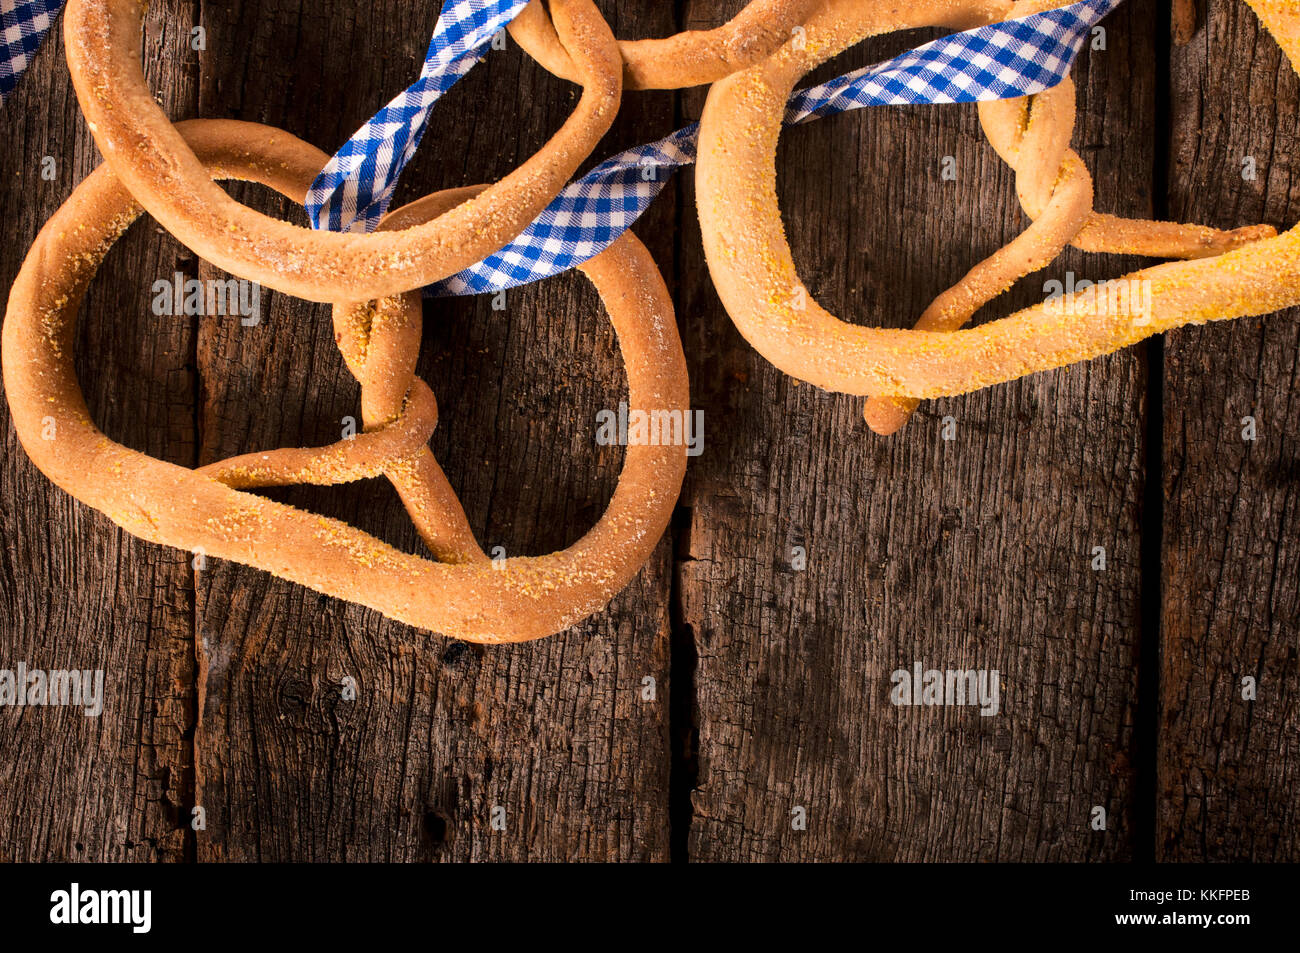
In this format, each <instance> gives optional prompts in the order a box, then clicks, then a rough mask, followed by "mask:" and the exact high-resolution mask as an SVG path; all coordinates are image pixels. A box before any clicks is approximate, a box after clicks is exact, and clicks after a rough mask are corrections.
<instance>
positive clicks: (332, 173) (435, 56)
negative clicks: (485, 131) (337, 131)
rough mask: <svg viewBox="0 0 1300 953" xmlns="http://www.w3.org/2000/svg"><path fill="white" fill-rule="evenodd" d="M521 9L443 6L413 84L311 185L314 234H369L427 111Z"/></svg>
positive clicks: (479, 0)
mask: <svg viewBox="0 0 1300 953" xmlns="http://www.w3.org/2000/svg"><path fill="white" fill-rule="evenodd" d="M527 5H528V0H447V2H446V3H444V4H443V7H442V13H441V14H439V16H438V22H437V24H436V25H435V26H434V28H433V39H432V40H430V41H429V50H428V52H427V53H425V54H424V68H423V69H422V70H421V71H420V78H419V79H417V80H416V81H415V82H414V83H412V84H411V85H410V86H409V87H407V88H406V89H404V90H403V91H402V92H401V93H399V94H398V95H397V96H396V97H394V98H393V100H392V101H391V102H389V104H388V105H387V106H385V107H384V108H383V109H381V110H379V112H377V113H375V115H374V116H373V117H372V118H371V119H370V121H369V122H367V123H366V124H365V125H364V126H362V127H361V128H360V129H358V130H357V132H356V133H355V134H354V135H353V136H352V138H351V139H349V140H348V141H347V142H346V143H344V144H343V148H342V149H340V150H339V151H338V152H337V153H335V154H334V157H333V158H332V159H330V161H329V162H328V163H327V164H326V166H325V168H324V169H323V170H321V173H320V175H318V176H317V177H316V180H315V181H314V182H312V184H311V188H310V189H309V190H308V192H307V214H308V215H309V216H310V217H311V223H312V226H313V227H314V228H328V229H330V230H331V231H336V232H343V231H367V232H369V231H372V230H373V229H374V228H375V227H376V226H378V225H379V220H380V219H381V218H383V217H384V213H385V212H387V211H388V203H389V202H391V201H392V199H393V190H394V189H395V188H396V187H397V178H398V176H400V175H401V174H402V169H404V168H405V167H406V163H408V162H409V161H411V156H413V155H414V154H415V149H416V147H417V146H419V144H420V139H421V137H423V135H424V129H425V126H426V125H427V123H428V119H429V111H430V110H431V109H433V104H434V103H436V102H437V101H438V100H439V99H440V98H441V97H442V94H443V93H445V92H446V91H447V90H449V89H451V88H452V87H453V86H455V85H456V83H457V81H459V80H460V78H461V77H462V76H464V75H465V74H466V73H468V72H469V71H470V70H471V69H473V67H474V65H475V64H476V63H478V62H479V60H481V59H483V57H484V56H485V55H486V54H487V51H488V47H489V46H491V44H492V37H493V36H495V35H496V34H497V33H498V32H499V31H500V30H502V29H503V28H504V27H505V26H506V24H508V23H509V22H510V21H511V20H513V19H514V18H515V17H516V16H517V15H518V13H519V11H520V10H522V9H523V8H524V7H526V6H527Z"/></svg>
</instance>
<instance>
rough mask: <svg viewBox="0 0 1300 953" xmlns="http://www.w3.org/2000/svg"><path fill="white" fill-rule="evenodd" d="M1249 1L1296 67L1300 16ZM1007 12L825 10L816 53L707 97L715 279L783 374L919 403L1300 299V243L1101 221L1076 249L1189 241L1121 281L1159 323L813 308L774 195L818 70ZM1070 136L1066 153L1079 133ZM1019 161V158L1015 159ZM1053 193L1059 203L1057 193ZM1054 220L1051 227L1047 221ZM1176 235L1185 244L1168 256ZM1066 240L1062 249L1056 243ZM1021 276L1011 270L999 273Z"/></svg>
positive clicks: (1125, 304) (1114, 317)
mask: <svg viewBox="0 0 1300 953" xmlns="http://www.w3.org/2000/svg"><path fill="white" fill-rule="evenodd" d="M1247 2H1249V3H1250V5H1251V6H1252V7H1253V8H1254V9H1255V10H1256V11H1257V12H1258V13H1259V15H1260V17H1261V19H1262V20H1263V21H1264V23H1265V26H1266V27H1267V28H1268V29H1269V30H1270V32H1272V33H1273V35H1274V36H1275V37H1276V38H1277V39H1278V41H1279V43H1280V44H1281V45H1282V47H1283V49H1284V51H1286V52H1287V54H1288V56H1289V57H1291V59H1292V62H1293V65H1294V64H1295V62H1296V53H1297V52H1300V40H1297V37H1298V36H1300V13H1298V12H1297V11H1300V4H1296V3H1295V2H1294V0H1247ZM1053 5H1055V6H1059V5H1061V4H1059V3H1057V4H1053ZM1011 10H1012V6H1011V5H1010V4H1008V3H1006V2H995V0H983V2H981V0H970V2H966V3H952V2H942V0H934V2H927V3H916V4H911V5H909V6H908V8H907V10H906V11H905V12H904V11H900V10H899V9H898V8H897V7H895V8H894V9H887V8H886V7H885V5H870V6H868V5H862V4H855V3H852V2H851V0H828V2H827V3H826V5H825V6H823V7H822V8H821V9H819V10H818V12H817V13H816V14H815V15H814V16H813V17H812V19H811V20H810V21H809V23H808V24H807V26H806V30H807V37H806V42H805V43H803V44H787V45H786V46H784V47H782V48H781V50H779V51H778V52H777V53H776V54H774V55H773V56H772V57H771V58H770V59H768V60H766V61H765V62H764V63H762V64H761V65H759V66H757V67H754V68H752V69H750V70H747V71H744V72H742V73H737V74H735V75H733V76H730V77H728V78H727V79H724V80H722V81H721V82H719V83H717V84H715V85H714V86H713V88H712V89H711V90H710V93H709V97H708V101H707V103H706V105H705V109H704V115H703V118H702V120H701V131H700V146H699V163H698V167H697V170H696V184H697V203H698V209H699V215H700V224H701V230H702V233H703V239H704V250H705V255H706V258H707V260H708V264H709V270H710V273H711V275H712V277H713V280H714V284H715V286H716V287H717V289H718V293H719V296H720V297H721V299H722V302H723V305H724V306H725V307H726V309H727V311H728V313H729V314H730V315H731V318H732V320H733V321H734V322H735V324H736V326H737V328H738V329H739V330H740V332H741V333H742V334H743V335H744V336H745V338H746V339H747V340H749V342H750V343H751V344H752V345H753V346H754V347H755V348H757V350H758V351H759V352H760V353H761V354H763V355H764V357H766V358H767V359H768V360H769V361H771V362H772V363H774V364H775V365H776V366H777V367H779V368H781V369H782V370H783V371H785V372H786V373H788V374H791V375H792V376H794V377H797V378H800V379H802V380H806V381H808V382H810V383H812V384H815V385H817V386H819V387H823V388H826V389H829V390H838V391H843V392H845V393H850V394H870V395H876V396H886V397H910V398H924V397H938V396H945V395H952V394H960V393H966V392H969V391H972V390H977V389H979V388H981V387H986V386H989V385H990V384H995V383H1000V382H1003V381H1008V380H1013V379H1015V378H1018V377H1022V376H1024V375H1026V374H1030V373H1034V372H1036V371H1041V370H1047V369H1049V368H1054V367H1060V366H1063V365H1065V364H1070V363H1074V362H1076V361H1080V360H1084V359H1087V358H1091V357H1096V356H1098V355H1100V354H1105V353H1109V352H1111V351H1114V350H1116V349H1118V348H1120V347H1124V346H1126V345H1128V344H1132V343H1135V342H1137V341H1140V340H1142V339H1144V338H1146V337H1149V336H1151V335H1152V334H1156V333H1159V332H1161V331H1164V330H1168V329H1170V328H1174V327H1179V326H1181V325H1183V324H1188V323H1204V322H1206V321H1210V320H1222V319H1228V318H1234V317H1241V316H1243V315H1255V314H1266V313H1268V312H1271V311H1276V310H1278V309H1279V308H1282V307H1287V306H1289V305H1291V304H1294V303H1296V302H1297V301H1300V264H1298V262H1300V257H1298V256H1297V251H1298V250H1300V249H1298V247H1297V246H1300V231H1296V230H1294V229H1293V230H1292V231H1290V232H1287V233H1285V234H1283V235H1281V236H1277V237H1260V236H1263V235H1266V234H1268V233H1267V232H1265V231H1264V230H1253V231H1252V230H1246V231H1245V232H1238V233H1219V232H1214V231H1213V230H1206V231H1201V230H1200V229H1199V228H1198V227H1195V226H1191V227H1189V226H1170V225H1168V224H1167V223H1140V222H1138V223H1130V222H1125V221H1124V220H1118V219H1110V218H1108V217H1098V216H1093V215H1089V217H1088V219H1087V222H1088V223H1091V228H1088V227H1085V228H1083V229H1081V231H1080V233H1079V235H1077V236H1075V239H1076V240H1078V241H1080V242H1084V243H1091V244H1093V245H1094V246H1095V247H1099V248H1102V247H1105V248H1109V247H1113V246H1114V245H1118V244H1123V243H1125V242H1128V241H1129V240H1134V241H1138V240H1140V241H1151V242H1166V243H1168V247H1166V251H1170V250H1173V251H1177V250H1178V249H1179V247H1180V245H1179V241H1181V242H1182V246H1181V250H1182V251H1183V252H1184V253H1185V254H1187V256H1188V257H1193V260H1190V261H1185V262H1176V263H1169V264H1164V265H1158V266H1156V267H1153V268H1148V269H1144V270H1142V271H1138V272H1135V273H1133V274H1131V275H1129V276H1126V278H1124V279H1121V281H1130V282H1132V281H1138V282H1150V285H1149V287H1150V289H1151V300H1152V302H1153V307H1152V309H1151V312H1152V313H1150V314H1141V313H1139V312H1140V309H1138V308H1135V307H1134V306H1133V303H1132V301H1124V300H1118V301H1116V302H1115V303H1114V305H1112V304H1111V302H1109V301H1108V300H1106V299H1105V297H1104V296H1103V297H1102V298H1100V299H1098V298H1097V296H1093V297H1092V299H1089V298H1088V297H1087V296H1084V295H1075V296H1073V298H1072V299H1070V302H1069V303H1070V304H1071V305H1072V307H1071V308H1070V309H1068V310H1069V311H1070V312H1072V313H1063V312H1064V311H1065V310H1066V309H1062V308H1060V307H1057V306H1054V305H1053V304H1052V303H1050V302H1045V303H1043V304H1039V305H1037V306H1035V307H1031V308H1027V309H1025V310H1023V311H1020V312H1018V313H1016V314H1014V315H1011V316H1009V317H1006V318H1003V319H1001V320H998V321H993V322H990V323H989V324H985V325H982V326H980V327H977V328H973V329H968V330H949V331H944V332H942V333H936V331H934V330H925V329H923V330H920V331H915V330H912V331H908V330H894V329H877V328H865V327H858V326H855V325H851V324H846V323H845V322H842V321H840V320H838V319H837V318H835V317H834V316H832V315H830V314H829V313H827V312H826V311H825V310H823V309H822V308H821V307H819V306H818V305H817V304H816V302H815V301H813V300H812V299H811V297H810V296H808V294H807V290H806V288H804V286H803V284H802V282H800V280H799V278H798V275H797V274H796V272H795V267H794V261H793V258H792V256H791V253H790V247H789V244H788V242H787V241H786V237H785V234H784V231H783V228H782V226H781V219H780V210H779V208H778V206H777V195H776V164H775V151H776V144H777V139H778V137H779V134H780V129H781V118H782V115H783V112H784V108H785V102H786V99H787V97H788V96H789V94H790V92H791V90H792V89H793V86H794V84H795V83H796V82H797V81H798V79H799V78H800V77H801V76H802V75H803V74H804V73H806V72H807V71H808V70H809V69H811V68H813V67H814V66H816V65H817V64H819V63H821V62H822V61H824V60H825V59H827V58H829V57H831V56H833V55H835V54H836V53H838V52H840V51H842V50H843V49H845V48H847V47H848V46H851V45H853V44H854V43H856V42H858V41H859V40H861V39H863V38H864V37H866V36H870V35H873V34H876V33H881V32H886V31H890V30H896V29H903V28H908V27H914V26H920V25H942V26H948V27H952V28H958V29H960V28H963V27H969V26H971V25H975V24H979V23H988V22H993V21H995V20H997V19H1000V18H1003V17H1005V16H1006V15H1007V14H1008V13H1009V12H1010V11H1011ZM1067 96H1068V97H1070V98H1071V99H1072V96H1073V92H1072V89H1071V88H1069V87H1066V88H1065V89H1064V90H1062V91H1061V92H1059V93H1057V94H1056V96H1055V97H1052V96H1048V97H1046V98H1045V100H1044V101H1045V103H1046V104H1047V106H1054V107H1057V108H1059V107H1060V106H1062V105H1063V104H1064V102H1065V97H1067ZM1036 102H1037V100H1036ZM1045 108H1046V107H1045ZM1047 126H1053V124H1051V123H1048V124H1045V128H1046V127H1047ZM986 128H989V124H987V123H986ZM1061 128H1067V127H1065V126H1064V125H1063V124H1062V125H1061V126H1060V127H1056V128H1055V133H1056V135H1057V137H1058V139H1057V141H1058V142H1059V141H1061V139H1060V136H1061V132H1060V129H1061ZM994 133H995V135H996V133H997V130H996V129H995V130H994ZM1065 138H1066V140H1067V141H1068V133H1066V135H1065ZM1027 141H1028V140H1027V139H1026V140H1022V141H1020V142H1019V146H1018V148H1020V149H1023V148H1025V146H1026V144H1027ZM995 145H996V143H995ZM1014 151H1015V150H1014V149H1010V148H1009V149H1008V154H1012V153H1014ZM1075 160H1077V156H1073V155H1072V154H1071V153H1069V152H1068V150H1067V151H1065V152H1064V153H1063V159H1062V162H1063V163H1064V165H1063V166H1062V165H1058V166H1052V165H1050V164H1049V165H1046V166H1044V167H1043V171H1042V173H1040V174H1041V176H1042V178H1040V179H1039V180H1038V181H1039V185H1038V186H1032V185H1028V184H1027V183H1024V182H1021V183H1020V185H1021V193H1022V198H1024V199H1026V201H1027V205H1028V206H1029V207H1031V208H1037V207H1038V201H1039V199H1041V198H1042V195H1043V192H1042V188H1041V186H1042V183H1043V182H1044V181H1046V182H1048V183H1051V184H1053V185H1055V184H1057V183H1058V181H1059V180H1061V179H1062V170H1063V169H1064V173H1065V178H1064V182H1065V183H1066V184H1068V182H1069V180H1070V175H1071V169H1075V170H1076V171H1077V170H1078V169H1081V168H1082V163H1079V164H1078V166H1077V167H1076V166H1075V165H1074V162H1075ZM1013 164H1017V163H1015V162H1013ZM1030 167H1032V166H1030ZM1083 171H1084V172H1086V170H1083ZM1018 178H1019V177H1018ZM1047 194H1049V195H1052V196H1053V197H1055V193H1054V192H1048V193H1047ZM1074 208H1075V210H1076V212H1077V206H1074ZM1042 211H1043V213H1044V217H1046V215H1047V208H1046V207H1044V208H1043V209H1042ZM1059 214H1061V216H1062V219H1064V217H1065V216H1064V214H1063V213H1059ZM1039 221H1042V219H1039ZM1049 221H1050V220H1049ZM1035 225H1038V222H1035ZM1206 235H1209V236H1210V239H1211V240H1209V241H1208V242H1207V241H1206V240H1205V236H1206ZM1171 236H1172V237H1173V238H1174V239H1177V240H1175V241H1172V242H1171V241H1170V239H1171ZM1198 236H1199V237H1198ZM1055 237H1056V238H1057V239H1059V233H1058V234H1057V235H1056V236H1055ZM1255 238H1258V240H1254V241H1252V239H1255ZM1013 244H1014V243H1013ZM1223 248H1230V249H1232V250H1230V251H1227V252H1225V253H1223V254H1222V255H1220V256H1219V257H1216V258H1199V259H1198V258H1195V257H1194V255H1195V254H1203V253H1206V252H1208V253H1211V254H1213V253H1214V252H1217V251H1220V250H1222V249H1223ZM1022 265H1023V266H1024V267H1029V266H1033V265H1034V262H1032V261H1025V262H1023V263H1022ZM1037 267H1041V263H1039V264H1038V265H1037ZM1015 270H1016V269H1015V268H1012V267H1010V266H1006V267H1005V268H1004V269H1003V273H1005V274H1010V273H1011V272H1013V271H1015ZM990 284H993V283H990ZM976 290H979V289H976ZM975 296H976V297H978V294H977V295H975ZM800 305H803V306H802V307H800ZM957 310H960V309H957ZM954 320H955V319H954ZM961 320H962V321H964V320H965V317H962V318H961Z"/></svg>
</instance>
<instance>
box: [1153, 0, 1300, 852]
mask: <svg viewBox="0 0 1300 953" xmlns="http://www.w3.org/2000/svg"><path fill="white" fill-rule="evenodd" d="M1171 76H1172V77H1173V100H1172V105H1173V138H1172V148H1171V166H1170V175H1169V204H1170V210H1171V212H1172V213H1173V214H1174V215H1177V216H1192V217H1195V218H1200V219H1204V220H1206V221H1208V222H1209V223H1210V224H1214V225H1222V224H1225V223H1227V222H1233V223H1237V224H1244V223H1247V222H1256V221H1262V222H1269V223H1271V224H1274V225H1277V226H1279V227H1281V228H1286V227H1289V226H1290V225H1292V224H1293V223H1294V222H1295V221H1296V219H1297V218H1298V217H1300V184H1297V174H1298V173H1300V160H1297V158H1296V150H1295V143H1296V141H1297V136H1298V135H1300V119H1298V118H1297V115H1296V103H1297V101H1300V95H1298V94H1300V83H1297V80H1296V76H1295V73H1294V72H1293V71H1292V69H1291V67H1290V65H1289V64H1288V63H1287V61H1286V59H1285V57H1283V56H1282V54H1281V51H1280V50H1279V49H1278V47H1277V44H1276V43H1275V42H1274V41H1273V40H1272V39H1271V38H1270V37H1269V36H1268V35H1267V33H1266V31H1264V30H1263V29H1262V28H1261V26H1260V25H1259V21H1258V20H1257V19H1256V17H1255V15H1254V13H1252V12H1251V11H1250V10H1249V9H1248V8H1247V7H1246V5H1245V4H1243V3H1227V4H1210V5H1209V14H1208V20H1207V22H1206V24H1205V25H1204V26H1203V27H1202V28H1201V30H1200V31H1199V32H1198V33H1197V34H1196V36H1195V37H1194V38H1193V40H1192V42H1191V43H1190V44H1189V45H1187V46H1185V47H1182V48H1181V49H1180V50H1177V51H1175V53H1174V62H1173V69H1172V70H1171ZM1252 174H1253V177H1251V176H1252ZM1297 317H1300V311H1297V310H1294V309H1293V310H1291V311H1285V312H1282V313H1280V314H1273V315H1268V316H1266V317H1264V318H1259V319H1244V320H1241V321H1233V322H1230V323H1227V324H1217V325H1208V326H1206V327H1201V328H1187V329H1184V330H1181V331H1178V332H1176V333H1174V334H1171V335H1169V342H1168V349H1167V351H1166V358H1167V360H1166V367H1165V381H1166V382H1165V413H1164V430H1165V436H1166V469H1165V473H1164V486H1165V494H1166V498H1167V502H1166V504H1165V556H1164V559H1163V566H1164V574H1165V579H1164V600H1163V601H1164V613H1163V618H1164V638H1163V642H1162V668H1161V672H1162V679H1163V684H1162V690H1161V699H1162V706H1161V712H1160V714H1161V719H1160V727H1161V731H1160V760H1159V771H1160V788H1159V803H1158V805H1157V808H1158V817H1159V818H1160V838H1159V842H1158V848H1159V856H1160V858H1161V859H1163V860H1270V861H1283V860H1292V861H1294V860H1296V859H1297V858H1300V832H1298V831H1297V828H1298V827H1300V794H1298V793H1297V792H1298V791H1300V784H1298V783H1297V782H1300V713H1298V712H1297V704H1298V703H1300V685H1298V684H1297V679H1298V678H1300V654H1298V651H1297V635H1300V538H1298V536H1297V532H1296V520H1297V515H1298V514H1297V505H1300V493H1298V492H1297V491H1298V488H1300V450H1298V449H1297V444H1296V434H1297V432H1300V392H1298V391H1297V388H1296V384H1297V357H1296V355H1297V353H1300V323H1297V320H1296V319H1297ZM1246 417H1253V418H1254V420H1255V421H1256V430H1257V432H1256V439H1255V440H1253V441H1248V440H1245V439H1243V427H1244V425H1243V418H1246ZM1246 677H1250V678H1253V679H1254V681H1255V683H1256V686H1257V697H1256V698H1255V700H1254V701H1247V700H1245V699H1243V697H1242V696H1243V684H1242V680H1243V678H1246Z"/></svg>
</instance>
